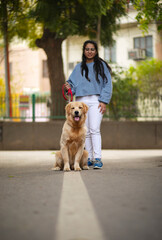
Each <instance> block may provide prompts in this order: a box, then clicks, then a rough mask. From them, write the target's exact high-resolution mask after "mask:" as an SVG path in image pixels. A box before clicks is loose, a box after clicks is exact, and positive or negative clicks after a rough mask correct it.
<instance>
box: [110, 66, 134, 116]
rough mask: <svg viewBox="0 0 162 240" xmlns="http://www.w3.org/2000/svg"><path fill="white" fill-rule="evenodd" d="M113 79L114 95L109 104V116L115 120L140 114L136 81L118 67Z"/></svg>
mask: <svg viewBox="0 0 162 240" xmlns="http://www.w3.org/2000/svg"><path fill="white" fill-rule="evenodd" d="M112 79H113V95H112V99H111V102H110V104H109V117H110V118H112V119H115V120H119V119H120V118H125V119H132V118H136V117H137V116H138V106H137V99H138V87H137V84H136V82H135V81H134V80H133V79H132V77H131V76H128V74H125V73H124V71H123V69H122V68H118V67H117V68H116V69H115V70H114V71H113V73H112Z"/></svg>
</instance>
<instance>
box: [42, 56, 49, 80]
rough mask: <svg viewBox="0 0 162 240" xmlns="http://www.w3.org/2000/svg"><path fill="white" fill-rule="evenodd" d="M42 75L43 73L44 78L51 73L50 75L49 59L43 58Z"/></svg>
mask: <svg viewBox="0 0 162 240" xmlns="http://www.w3.org/2000/svg"><path fill="white" fill-rule="evenodd" d="M42 67H43V69H42V75H43V78H48V77H49V75H48V66H47V60H43V61H42Z"/></svg>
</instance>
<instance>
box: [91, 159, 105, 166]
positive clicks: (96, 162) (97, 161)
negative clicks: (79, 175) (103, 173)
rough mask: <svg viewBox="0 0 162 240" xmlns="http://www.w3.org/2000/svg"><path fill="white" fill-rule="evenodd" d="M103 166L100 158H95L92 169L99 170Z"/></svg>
mask: <svg viewBox="0 0 162 240" xmlns="http://www.w3.org/2000/svg"><path fill="white" fill-rule="evenodd" d="M102 166H103V163H102V161H101V158H95V161H94V165H93V168H94V169H101V168H102Z"/></svg>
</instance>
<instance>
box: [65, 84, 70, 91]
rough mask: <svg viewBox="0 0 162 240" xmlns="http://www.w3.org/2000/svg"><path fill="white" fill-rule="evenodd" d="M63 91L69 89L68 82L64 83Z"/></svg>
mask: <svg viewBox="0 0 162 240" xmlns="http://www.w3.org/2000/svg"><path fill="white" fill-rule="evenodd" d="M65 89H66V90H69V89H70V84H69V83H68V82H66V83H65Z"/></svg>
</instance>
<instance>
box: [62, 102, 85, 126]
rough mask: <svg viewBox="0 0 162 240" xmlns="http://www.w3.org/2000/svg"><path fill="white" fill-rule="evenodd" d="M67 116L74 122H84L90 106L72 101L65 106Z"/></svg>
mask: <svg viewBox="0 0 162 240" xmlns="http://www.w3.org/2000/svg"><path fill="white" fill-rule="evenodd" d="M65 110H66V118H67V119H68V120H70V121H71V122H74V123H80V122H84V121H85V119H86V113H87V111H88V106H87V105H86V104H85V103H83V102H70V103H68V104H67V105H66V107H65Z"/></svg>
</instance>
